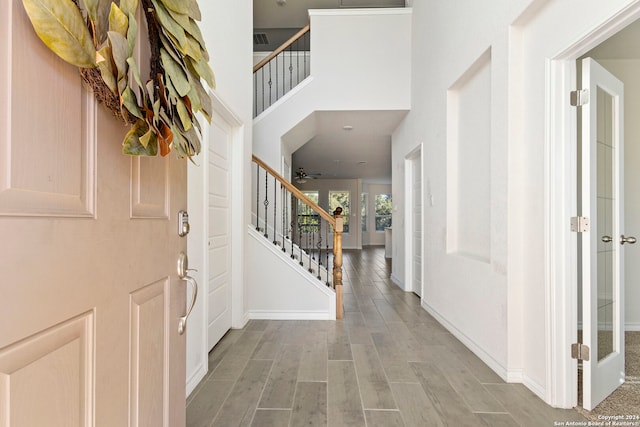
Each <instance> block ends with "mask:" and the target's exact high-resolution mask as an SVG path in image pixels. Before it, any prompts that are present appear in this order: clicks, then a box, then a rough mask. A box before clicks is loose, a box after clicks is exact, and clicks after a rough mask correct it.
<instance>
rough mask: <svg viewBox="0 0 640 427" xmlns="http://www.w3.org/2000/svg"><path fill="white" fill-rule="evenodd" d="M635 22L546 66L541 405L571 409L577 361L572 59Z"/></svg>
mask: <svg viewBox="0 0 640 427" xmlns="http://www.w3.org/2000/svg"><path fill="white" fill-rule="evenodd" d="M638 18H640V3H636V4H634V5H632V6H630V7H628V8H626V9H624V10H622V11H618V13H617V14H615V15H614V16H612V17H610V19H608V20H607V21H606V22H605V23H603V24H602V25H601V26H599V27H597V28H594V29H593V31H592V32H591V33H589V34H587V35H585V36H584V37H583V38H582V39H580V40H578V41H576V42H575V43H574V44H573V45H571V46H569V47H568V48H567V49H565V50H564V51H563V52H561V53H560V54H558V55H557V56H556V57H555V58H553V59H550V60H548V61H547V64H546V73H547V96H546V99H547V102H546V104H547V105H546V108H545V110H546V121H547V123H548V134H547V137H546V138H545V164H546V165H548V168H547V173H546V179H545V181H546V182H545V192H546V194H545V200H546V215H545V216H546V220H545V234H546V236H547V238H546V239H545V258H546V265H547V269H546V285H545V294H546V298H545V300H546V303H545V305H546V313H547V315H546V318H547V322H546V325H545V326H546V327H545V329H546V333H545V335H546V345H547V349H548V351H547V361H546V365H547V369H546V372H547V377H546V384H547V387H546V399H545V400H546V401H547V403H549V404H550V405H552V406H554V407H561V408H571V407H574V406H576V405H577V401H578V393H577V386H576V385H577V381H578V378H577V361H576V360H573V359H571V357H570V349H571V344H572V343H575V342H577V331H578V302H577V299H578V275H577V271H578V257H577V233H572V232H571V231H570V226H569V224H570V218H571V217H572V216H575V215H576V210H577V165H576V158H577V114H576V108H575V107H572V106H571V105H570V103H569V92H570V91H572V90H575V89H576V88H577V75H576V60H577V59H578V58H579V57H580V56H581V55H583V54H584V53H586V52H588V51H589V50H590V49H592V48H594V47H596V46H597V45H598V44H600V43H602V42H603V41H604V40H606V39H608V38H609V37H611V36H612V35H613V34H615V33H617V32H618V31H620V30H622V29H623V28H625V27H626V26H627V25H629V24H630V23H631V22H633V21H635V20H637V19H638Z"/></svg>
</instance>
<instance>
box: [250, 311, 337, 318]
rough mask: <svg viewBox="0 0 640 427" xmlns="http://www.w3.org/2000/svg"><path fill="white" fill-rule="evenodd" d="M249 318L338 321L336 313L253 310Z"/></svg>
mask: <svg viewBox="0 0 640 427" xmlns="http://www.w3.org/2000/svg"><path fill="white" fill-rule="evenodd" d="M249 318H251V319H259V320H336V312H335V310H333V313H330V312H327V311H268V310H251V311H250V312H249Z"/></svg>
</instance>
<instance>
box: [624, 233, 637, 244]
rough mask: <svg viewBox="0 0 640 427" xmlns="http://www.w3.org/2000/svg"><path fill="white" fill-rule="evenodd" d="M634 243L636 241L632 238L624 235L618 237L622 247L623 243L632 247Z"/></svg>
mask: <svg viewBox="0 0 640 427" xmlns="http://www.w3.org/2000/svg"><path fill="white" fill-rule="evenodd" d="M636 241H637V240H636V238H635V237H633V236H629V237H625V236H624V234H623V235H621V236H620V244H621V245H624V244H625V243H628V244H630V245H633V244H634V243H635V242H636Z"/></svg>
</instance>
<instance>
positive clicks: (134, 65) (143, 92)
mask: <svg viewBox="0 0 640 427" xmlns="http://www.w3.org/2000/svg"><path fill="white" fill-rule="evenodd" d="M127 64H129V70H130V71H131V74H133V80H134V81H135V82H136V84H137V85H138V90H139V91H140V94H141V95H142V105H146V103H147V91H146V87H145V86H144V85H143V84H142V79H141V78H140V69H139V68H138V64H137V63H136V60H135V58H134V57H133V56H132V57H129V58H127Z"/></svg>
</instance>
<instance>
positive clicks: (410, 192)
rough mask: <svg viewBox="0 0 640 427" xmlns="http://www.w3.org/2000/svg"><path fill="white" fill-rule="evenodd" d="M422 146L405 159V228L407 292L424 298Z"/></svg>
mask: <svg viewBox="0 0 640 427" xmlns="http://www.w3.org/2000/svg"><path fill="white" fill-rule="evenodd" d="M422 175H423V174H422V145H420V146H418V147H417V148H415V149H414V150H413V151H412V152H410V153H409V154H408V155H407V156H406V157H405V195H406V206H405V212H407V220H406V222H407V224H406V226H405V230H406V231H405V233H406V234H407V236H406V238H405V242H406V243H405V245H406V246H405V253H406V256H405V263H406V264H405V272H406V278H405V279H406V284H405V287H406V289H405V290H406V291H410V292H413V293H414V294H416V295H417V296H418V297H422V294H423V291H422V287H423V284H422V272H423V266H422V259H423V256H422V247H423V234H424V233H423V221H422V212H423V200H422V194H423V188H422V183H423V179H422Z"/></svg>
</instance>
